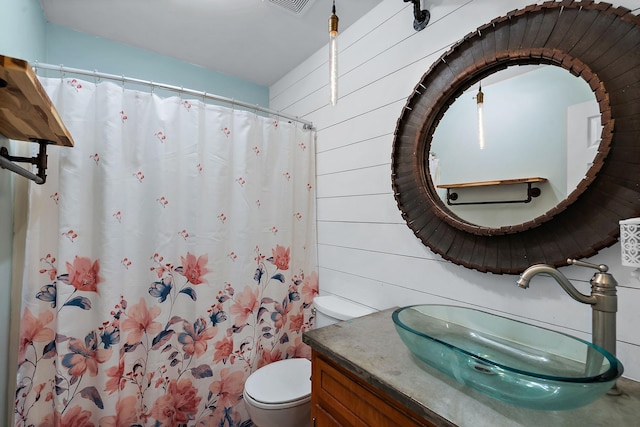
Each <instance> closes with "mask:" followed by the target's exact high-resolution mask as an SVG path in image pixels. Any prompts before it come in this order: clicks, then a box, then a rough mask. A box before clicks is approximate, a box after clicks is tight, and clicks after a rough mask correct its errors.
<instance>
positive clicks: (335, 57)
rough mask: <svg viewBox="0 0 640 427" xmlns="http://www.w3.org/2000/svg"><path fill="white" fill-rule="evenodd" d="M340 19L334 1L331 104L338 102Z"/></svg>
mask: <svg viewBox="0 0 640 427" xmlns="http://www.w3.org/2000/svg"><path fill="white" fill-rule="evenodd" d="M338 21H339V19H338V15H336V3H335V1H334V2H333V10H332V13H331V16H330V17H329V90H330V93H329V100H330V101H331V105H336V104H337V103H338Z"/></svg>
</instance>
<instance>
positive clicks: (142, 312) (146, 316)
mask: <svg viewBox="0 0 640 427" xmlns="http://www.w3.org/2000/svg"><path fill="white" fill-rule="evenodd" d="M160 312H161V309H160V307H157V306H156V307H151V308H150V309H149V308H147V303H146V301H145V300H144V298H140V302H139V303H138V304H135V305H132V306H131V308H130V309H129V310H128V312H127V318H126V319H125V320H124V321H123V322H122V323H121V326H122V331H123V332H129V334H128V336H127V344H137V343H139V342H140V341H141V340H142V335H143V334H145V333H147V334H149V335H155V334H157V333H158V332H160V331H161V330H162V325H161V324H160V322H156V321H154V319H155V318H156V317H158V316H159V315H160Z"/></svg>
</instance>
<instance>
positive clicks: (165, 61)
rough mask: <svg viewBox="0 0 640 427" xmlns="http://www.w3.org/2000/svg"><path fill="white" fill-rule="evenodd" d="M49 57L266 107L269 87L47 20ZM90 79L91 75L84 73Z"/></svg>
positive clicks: (56, 61)
mask: <svg viewBox="0 0 640 427" xmlns="http://www.w3.org/2000/svg"><path fill="white" fill-rule="evenodd" d="M46 40H47V45H46V52H47V54H46V58H45V59H42V58H40V62H46V63H49V64H55V65H58V64H63V65H65V66H67V67H72V68H82V69H87V70H98V71H100V72H103V73H107V74H115V75H125V76H127V77H134V78H138V79H142V80H151V81H154V82H159V83H167V84H171V85H174V86H180V87H185V88H189V89H194V90H198V91H206V92H208V93H214V94H216V95H221V96H224V97H226V98H232V99H237V100H240V101H244V102H247V103H249V104H252V105H253V104H257V105H260V106H262V107H268V106H269V88H267V87H266V86H261V85H258V84H255V83H251V82H248V81H246V80H242V79H238V78H236V77H231V76H229V75H226V74H222V73H219V72H216V71H212V70H208V69H206V68H203V67H199V66H196V65H192V64H189V63H186V62H182V61H178V60H175V59H172V58H168V57H166V56H162V55H158V54H155V53H152V52H149V51H146V50H143V49H139V48H135V47H132V46H127V45H124V44H121V43H116V42H113V41H110V40H107V39H103V38H100V37H96V36H91V35H88V34H85V33H81V32H79V31H74V30H70V29H69V28H66V27H61V26H59V25H54V24H51V23H47V25H46ZM81 78H83V79H85V80H90V79H91V78H90V77H81Z"/></svg>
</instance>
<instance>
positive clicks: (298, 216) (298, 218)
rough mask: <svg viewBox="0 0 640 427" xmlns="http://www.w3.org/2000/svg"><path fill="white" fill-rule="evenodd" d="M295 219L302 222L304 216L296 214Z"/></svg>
mask: <svg viewBox="0 0 640 427" xmlns="http://www.w3.org/2000/svg"><path fill="white" fill-rule="evenodd" d="M293 216H294V218H295V219H297V220H298V221H300V220H301V219H302V214H301V213H300V212H296V213H294V214H293Z"/></svg>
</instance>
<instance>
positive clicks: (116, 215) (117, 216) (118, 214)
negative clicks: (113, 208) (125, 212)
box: [113, 211, 122, 223]
mask: <svg viewBox="0 0 640 427" xmlns="http://www.w3.org/2000/svg"><path fill="white" fill-rule="evenodd" d="M113 217H114V218H115V219H116V221H118V222H119V223H122V212H120V211H118V212H116V213H114V214H113Z"/></svg>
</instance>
